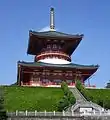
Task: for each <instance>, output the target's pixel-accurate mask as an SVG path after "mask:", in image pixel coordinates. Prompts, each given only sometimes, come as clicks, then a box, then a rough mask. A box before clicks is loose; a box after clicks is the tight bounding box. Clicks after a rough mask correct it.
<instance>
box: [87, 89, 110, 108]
mask: <svg viewBox="0 0 110 120" xmlns="http://www.w3.org/2000/svg"><path fill="white" fill-rule="evenodd" d="M87 90H88V93H89V95H91V96H92V99H91V101H93V102H95V103H97V104H99V105H100V106H102V107H104V108H106V109H110V89H87ZM88 93H86V98H88Z"/></svg>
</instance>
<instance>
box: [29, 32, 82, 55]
mask: <svg viewBox="0 0 110 120" xmlns="http://www.w3.org/2000/svg"><path fill="white" fill-rule="evenodd" d="M82 37H83V35H78V34H76V35H71V34H66V33H62V32H58V31H46V32H36V31H29V42H28V49H27V54H31V55H36V54H38V53H39V52H40V51H41V50H42V48H43V47H45V45H46V44H47V43H48V40H50V42H52V41H53V42H54V40H55V41H56V40H57V42H58V43H59V44H60V43H61V44H62V42H61V41H63V42H64V43H63V46H62V51H63V52H65V53H67V54H68V55H71V54H72V53H73V51H74V50H75V49H76V48H77V46H78V45H79V43H80V42H81V40H82Z"/></svg>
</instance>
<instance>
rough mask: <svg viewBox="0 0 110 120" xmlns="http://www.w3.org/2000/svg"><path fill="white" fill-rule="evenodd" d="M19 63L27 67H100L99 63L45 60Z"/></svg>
mask: <svg viewBox="0 0 110 120" xmlns="http://www.w3.org/2000/svg"><path fill="white" fill-rule="evenodd" d="M18 64H19V65H22V66H26V67H40V66H42V67H56V68H76V69H98V68H99V65H80V64H74V63H70V64H50V63H43V62H24V61H22V62H21V61H18Z"/></svg>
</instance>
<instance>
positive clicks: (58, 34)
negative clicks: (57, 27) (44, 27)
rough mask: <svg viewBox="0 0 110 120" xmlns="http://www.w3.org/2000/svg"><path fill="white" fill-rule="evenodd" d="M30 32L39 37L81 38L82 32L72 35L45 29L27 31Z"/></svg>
mask: <svg viewBox="0 0 110 120" xmlns="http://www.w3.org/2000/svg"><path fill="white" fill-rule="evenodd" d="M29 32H30V33H31V34H33V35H36V36H41V37H65V38H82V37H83V34H81V35H79V34H76V35H72V34H66V33H62V32H58V31H45V32H36V31H31V30H30V31H29Z"/></svg>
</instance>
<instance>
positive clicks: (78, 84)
mask: <svg viewBox="0 0 110 120" xmlns="http://www.w3.org/2000/svg"><path fill="white" fill-rule="evenodd" d="M76 88H77V89H78V90H79V91H81V89H82V88H83V87H82V83H81V81H80V80H76Z"/></svg>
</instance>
